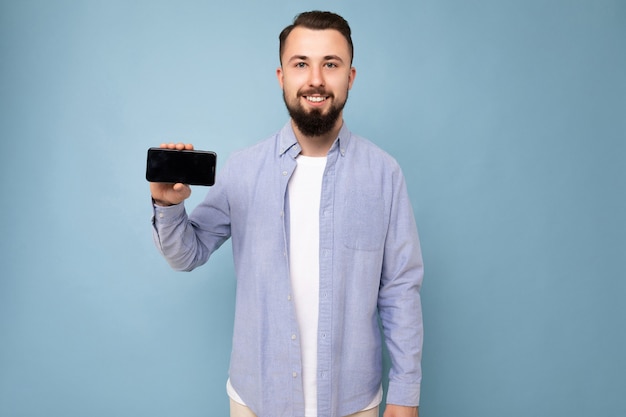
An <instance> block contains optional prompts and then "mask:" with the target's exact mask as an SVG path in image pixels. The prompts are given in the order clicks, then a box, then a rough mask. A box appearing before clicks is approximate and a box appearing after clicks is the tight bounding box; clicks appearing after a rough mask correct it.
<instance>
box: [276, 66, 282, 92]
mask: <svg viewBox="0 0 626 417" xmlns="http://www.w3.org/2000/svg"><path fill="white" fill-rule="evenodd" d="M276 78H278V84H280V88H281V90H282V88H283V67H278V68H276Z"/></svg>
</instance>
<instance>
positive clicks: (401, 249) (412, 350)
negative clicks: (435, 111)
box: [378, 168, 424, 417]
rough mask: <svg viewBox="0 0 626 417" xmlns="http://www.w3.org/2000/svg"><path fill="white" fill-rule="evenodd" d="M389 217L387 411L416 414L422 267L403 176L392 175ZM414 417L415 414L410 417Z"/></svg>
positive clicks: (381, 306) (384, 293) (384, 297)
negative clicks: (388, 363) (412, 412)
mask: <svg viewBox="0 0 626 417" xmlns="http://www.w3.org/2000/svg"><path fill="white" fill-rule="evenodd" d="M391 207H392V208H391V217H390V219H389V228H388V231H387V238H386V241H385V253H384V258H383V269H382V275H381V283H380V290H379V295H378V310H379V315H380V319H381V323H382V328H383V332H384V335H385V343H386V345H387V350H388V352H389V358H390V360H391V367H390V370H389V389H388V392H387V404H390V405H394V406H388V407H387V410H388V412H389V413H392V414H389V415H388V416H387V417H391V416H395V415H398V416H404V415H405V414H399V413H400V412H405V411H409V410H404V408H400V407H399V406H404V407H405V408H410V409H411V410H413V411H414V412H417V411H416V410H417V409H416V407H417V406H418V405H419V398H420V387H421V379H422V369H421V359H422V341H423V323H422V306H421V299H420V290H421V285H422V279H423V272H424V268H423V263H422V255H421V248H420V243H419V237H418V234H417V226H416V224H415V218H414V215H413V208H412V207H411V203H410V200H409V197H408V193H407V190H406V184H405V181H404V177H403V175H402V172H401V171H400V169H399V168H398V169H397V171H396V172H394V178H393V196H392V203H391ZM408 415H411V414H408Z"/></svg>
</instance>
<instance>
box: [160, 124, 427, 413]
mask: <svg viewBox="0 0 626 417" xmlns="http://www.w3.org/2000/svg"><path fill="white" fill-rule="evenodd" d="M300 151H301V148H300V145H299V144H298V142H297V140H296V137H295V134H294V132H293V129H292V127H291V124H290V123H287V125H285V127H284V128H283V129H282V130H281V131H280V132H278V133H277V134H275V135H274V136H272V137H270V138H269V139H267V140H265V141H263V142H260V143H259V144H257V145H254V146H252V147H249V148H247V149H244V150H242V151H239V152H236V153H234V154H233V155H232V156H231V157H230V158H229V160H228V161H227V162H226V164H225V165H224V167H223V169H222V170H221V172H220V174H219V175H218V178H217V181H216V184H215V186H214V187H212V188H211V189H209V191H208V193H207V196H206V198H205V200H204V201H203V202H202V203H201V204H199V205H198V207H196V208H195V209H194V210H193V212H192V213H191V215H189V216H187V214H186V211H185V208H184V205H183V204H179V205H176V206H171V207H155V216H154V219H153V224H154V237H155V242H156V245H157V247H158V248H159V250H160V251H161V253H162V254H163V255H164V256H165V258H166V259H167V260H168V262H169V263H170V265H171V266H172V267H173V268H175V269H179V270H192V269H194V268H196V267H197V266H200V265H202V264H204V263H205V262H206V261H207V260H208V258H209V256H210V255H211V254H212V253H213V252H214V251H215V250H217V249H218V248H219V247H220V245H222V244H223V243H224V242H225V241H226V240H227V239H229V238H232V248H233V259H234V263H235V273H236V279H237V290H236V309H235V311H236V312H235V324H234V336H233V348H232V354H231V362H230V381H231V383H232V385H233V387H234V388H235V390H236V391H237V393H238V394H239V395H240V396H241V398H242V400H243V401H244V402H245V403H246V405H247V406H248V407H250V408H251V410H252V411H253V412H254V413H255V414H256V415H257V416H258V417H282V416H290V417H302V416H303V415H304V396H303V392H302V380H301V378H300V376H301V355H300V344H299V337H298V336H299V335H298V325H297V320H296V316H295V309H294V305H293V301H292V297H291V288H290V279H289V260H288V256H289V253H288V248H289V242H288V237H289V207H288V201H289V199H288V195H287V184H288V182H289V178H290V176H291V174H292V173H293V171H294V169H295V167H296V161H295V158H296V156H297V155H298V154H299V153H300ZM319 216H320V218H319V223H320V257H319V266H320V277H319V280H320V292H319V298H320V299H319V321H318V374H317V381H318V382H317V384H318V416H319V417H331V416H332V417H339V416H346V415H349V414H352V413H355V412H357V411H360V410H362V409H363V408H364V407H365V406H367V405H368V404H369V403H370V402H371V401H372V400H373V399H374V398H375V396H376V394H377V392H378V389H379V387H380V384H381V379H382V343H383V338H382V337H381V334H380V331H379V325H378V317H380V322H381V323H382V327H383V331H384V335H385V340H386V344H387V348H388V351H389V355H390V359H391V370H390V373H389V389H388V393H387V403H390V404H398V405H407V406H416V405H418V403H419V394H420V383H421V353H422V338H423V327H422V312H421V302H420V295H419V291H420V287H421V284H422V278H423V264H422V256H421V251H420V244H419V239H418V234H417V228H416V225H415V220H414V215H413V210H412V207H411V203H410V201H409V197H408V194H407V190H406V184H405V180H404V177H403V174H402V171H401V169H400V167H399V166H398V164H397V163H396V161H395V160H394V159H393V158H392V157H391V156H389V155H388V154H387V153H385V152H383V151H382V150H381V149H380V148H378V147H377V146H375V145H374V144H372V143H371V142H369V141H367V140H365V139H363V138H361V137H359V136H357V135H354V134H352V133H351V132H350V131H349V130H348V128H347V127H346V126H345V124H344V126H343V127H342V129H341V131H340V132H339V136H338V138H337V140H336V141H335V142H334V144H333V145H332V147H331V149H330V150H329V152H328V156H327V165H326V170H325V172H324V178H323V183H322V194H321V200H320V213H319Z"/></svg>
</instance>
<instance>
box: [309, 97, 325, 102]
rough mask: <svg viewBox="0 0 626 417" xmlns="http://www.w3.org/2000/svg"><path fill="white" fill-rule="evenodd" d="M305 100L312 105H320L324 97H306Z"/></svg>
mask: <svg viewBox="0 0 626 417" xmlns="http://www.w3.org/2000/svg"><path fill="white" fill-rule="evenodd" d="M306 99H307V100H309V101H311V102H313V103H321V102H322V101H324V100H326V97H310V96H307V98H306Z"/></svg>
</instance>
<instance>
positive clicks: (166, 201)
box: [150, 143, 193, 206]
mask: <svg viewBox="0 0 626 417" xmlns="http://www.w3.org/2000/svg"><path fill="white" fill-rule="evenodd" d="M159 147H160V148H163V149H177V150H179V151H182V150H186V151H191V150H193V145H192V144H190V143H187V144H184V143H162V144H161V146H159ZM150 192H151V193H152V200H153V201H154V204H156V205H157V206H173V205H175V204H180V203H182V202H183V201H185V200H186V199H188V198H189V196H190V195H191V188H190V187H189V186H188V185H187V184H182V183H176V184H171V183H165V182H151V183H150Z"/></svg>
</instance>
